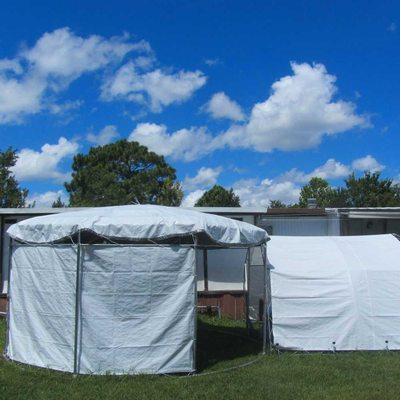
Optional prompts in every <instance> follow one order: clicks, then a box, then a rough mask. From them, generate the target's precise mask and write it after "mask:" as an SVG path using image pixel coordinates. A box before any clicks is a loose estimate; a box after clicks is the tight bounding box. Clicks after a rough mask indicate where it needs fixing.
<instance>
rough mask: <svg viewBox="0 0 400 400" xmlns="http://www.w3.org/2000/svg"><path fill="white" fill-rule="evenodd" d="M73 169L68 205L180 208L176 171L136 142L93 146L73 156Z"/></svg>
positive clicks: (66, 185)
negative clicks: (139, 205) (156, 205)
mask: <svg viewBox="0 0 400 400" xmlns="http://www.w3.org/2000/svg"><path fill="white" fill-rule="evenodd" d="M72 169H73V173H72V179H71V182H69V183H66V184H65V188H66V190H67V191H68V193H69V195H70V205H71V206H89V207H90V206H108V205H123V204H133V203H141V204H160V205H169V206H179V205H180V203H181V200H182V197H183V192H182V189H181V187H180V184H179V183H178V182H177V181H176V174H175V169H174V168H172V167H171V166H170V165H169V164H167V163H166V161H165V160H164V157H162V156H159V155H157V154H155V153H153V152H150V151H149V150H148V149H147V147H145V146H141V145H140V144H139V143H137V142H128V141H127V140H120V141H117V142H115V143H112V144H108V145H105V146H98V147H92V148H91V149H90V150H89V153H88V154H86V155H84V154H77V155H76V156H75V157H74V161H73V164H72Z"/></svg>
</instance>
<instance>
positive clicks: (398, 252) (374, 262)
mask: <svg viewBox="0 0 400 400" xmlns="http://www.w3.org/2000/svg"><path fill="white" fill-rule="evenodd" d="M268 260H269V263H270V266H271V268H272V269H271V285H272V318H273V334H274V343H275V344H279V345H280V346H282V347H286V348H292V349H300V350H333V349H334V348H335V349H336V350H383V349H385V348H386V347H387V348H389V349H400V242H399V240H398V239H396V238H395V237H394V236H392V235H374V236H343V237H279V236H274V237H273V238H272V240H271V241H270V243H269V246H268Z"/></svg>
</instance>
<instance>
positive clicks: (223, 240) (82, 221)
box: [7, 205, 268, 246]
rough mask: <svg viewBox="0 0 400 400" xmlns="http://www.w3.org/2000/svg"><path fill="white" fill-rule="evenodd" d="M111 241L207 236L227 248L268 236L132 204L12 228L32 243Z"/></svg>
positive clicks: (193, 214)
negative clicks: (88, 236)
mask: <svg viewBox="0 0 400 400" xmlns="http://www.w3.org/2000/svg"><path fill="white" fill-rule="evenodd" d="M85 230H88V231H91V232H94V233H96V234H98V235H100V236H105V237H108V238H115V239H117V238H121V239H130V240H132V241H134V240H139V241H140V240H148V239H152V240H156V239H167V238H171V237H178V236H190V235H197V234H200V233H203V234H205V235H206V236H207V237H208V238H209V239H210V240H211V241H213V242H215V243H219V244H221V245H224V246H235V245H239V246H250V245H254V246H256V245H258V244H261V243H264V242H266V241H267V238H268V235H267V233H266V232H265V231H264V230H263V229H260V228H257V227H255V226H254V225H251V224H248V223H246V222H241V221H236V220H233V219H229V218H224V217H220V216H217V215H212V214H205V213H201V212H197V211H192V210H185V209H183V208H179V207H163V206H155V205H128V206H117V207H98V208H89V209H87V210H82V211H72V212H65V213H60V214H52V215H46V216H42V217H36V218H30V219H27V220H25V221H22V222H20V223H18V224H15V225H13V226H11V227H10V228H9V229H8V231H7V232H8V234H9V235H10V236H11V237H12V238H14V239H18V240H21V241H25V242H30V243H50V242H55V241H58V240H61V239H64V238H68V237H70V236H72V235H74V234H76V233H77V232H79V231H85Z"/></svg>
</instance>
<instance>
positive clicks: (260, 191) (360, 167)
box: [233, 155, 384, 207]
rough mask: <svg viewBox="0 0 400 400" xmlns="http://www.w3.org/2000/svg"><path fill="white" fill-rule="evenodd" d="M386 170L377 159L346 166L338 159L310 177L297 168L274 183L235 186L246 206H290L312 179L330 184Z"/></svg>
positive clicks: (241, 182) (251, 182) (244, 182)
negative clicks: (355, 173)
mask: <svg viewBox="0 0 400 400" xmlns="http://www.w3.org/2000/svg"><path fill="white" fill-rule="evenodd" d="M383 168H384V166H383V165H381V164H380V163H379V162H378V161H377V160H376V159H375V158H374V157H372V156H370V155H368V156H365V157H363V158H359V159H356V160H354V161H353V162H352V163H351V165H345V164H343V163H341V162H339V161H336V160H335V159H333V158H331V159H329V160H327V161H326V162H325V163H324V164H323V165H321V166H319V167H317V168H315V169H314V170H312V171H311V172H309V173H306V172H304V171H301V170H299V169H297V168H293V169H291V170H289V171H287V172H285V173H283V174H281V175H279V176H277V177H275V178H274V179H271V178H268V177H267V178H264V179H263V180H261V181H260V180H258V179H247V180H239V181H237V182H236V183H235V184H234V185H233V188H234V191H235V193H236V194H237V195H238V196H239V197H240V200H241V204H242V206H262V207H266V206H268V204H269V202H270V201H271V200H281V201H282V202H284V203H286V204H293V203H296V202H297V201H298V198H299V195H300V189H301V186H302V185H304V184H306V183H307V182H308V181H309V180H310V179H311V178H313V177H319V178H323V179H327V180H331V179H339V178H346V177H347V176H348V175H349V174H350V173H351V172H352V171H364V170H370V171H372V172H376V171H381V170H382V169H383Z"/></svg>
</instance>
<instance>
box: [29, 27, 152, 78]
mask: <svg viewBox="0 0 400 400" xmlns="http://www.w3.org/2000/svg"><path fill="white" fill-rule="evenodd" d="M149 47H150V46H149V44H148V43H147V42H144V41H141V42H138V43H131V42H129V36H128V35H123V36H114V37H111V38H110V39H106V38H103V37H102V36H98V35H91V36H88V37H87V38H83V37H80V36H77V35H75V34H74V33H73V32H72V31H71V30H70V29H69V28H61V29H56V30H55V31H53V32H46V33H45V34H44V35H43V36H42V37H41V38H40V39H39V40H38V41H37V42H36V44H35V45H34V46H33V47H32V48H30V49H27V50H25V51H23V52H22V54H21V55H22V56H23V57H24V58H25V59H26V60H27V61H28V62H29V63H31V64H32V65H33V66H34V69H35V71H36V73H38V74H40V75H44V76H46V77H48V76H54V77H57V78H61V77H62V78H65V79H67V80H68V81H69V80H71V79H76V78H77V77H79V76H80V75H82V74H83V73H85V72H90V71H95V70H97V69H99V68H102V67H104V66H106V65H108V64H110V63H113V62H118V61H121V60H122V58H123V57H124V56H125V55H126V54H127V53H129V52H130V51H132V50H140V51H149Z"/></svg>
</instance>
